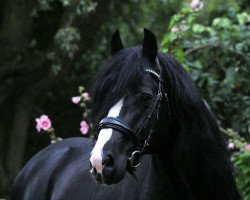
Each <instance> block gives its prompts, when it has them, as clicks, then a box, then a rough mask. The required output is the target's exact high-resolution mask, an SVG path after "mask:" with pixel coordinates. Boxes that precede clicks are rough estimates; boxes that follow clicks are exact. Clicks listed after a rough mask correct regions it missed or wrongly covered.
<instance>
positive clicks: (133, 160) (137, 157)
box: [129, 150, 141, 168]
mask: <svg viewBox="0 0 250 200" xmlns="http://www.w3.org/2000/svg"><path fill="white" fill-rule="evenodd" d="M129 164H130V166H131V167H132V168H136V167H138V166H139V165H140V164H141V152H140V151H139V150H137V151H134V152H133V153H132V154H131V157H130V158H129Z"/></svg>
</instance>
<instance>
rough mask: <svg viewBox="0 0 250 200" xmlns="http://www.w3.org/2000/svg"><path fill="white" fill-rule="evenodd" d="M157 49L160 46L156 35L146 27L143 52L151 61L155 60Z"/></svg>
mask: <svg viewBox="0 0 250 200" xmlns="http://www.w3.org/2000/svg"><path fill="white" fill-rule="evenodd" d="M157 51H158V47H157V41H156V37H155V35H154V34H153V33H152V32H151V31H149V30H148V29H146V28H144V39H143V52H144V54H145V55H146V57H147V58H148V59H149V61H150V62H152V63H154V62H155V59H156V55H157Z"/></svg>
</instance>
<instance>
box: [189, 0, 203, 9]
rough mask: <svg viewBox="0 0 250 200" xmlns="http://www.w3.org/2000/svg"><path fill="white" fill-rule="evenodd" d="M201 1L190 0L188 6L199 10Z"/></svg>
mask: <svg viewBox="0 0 250 200" xmlns="http://www.w3.org/2000/svg"><path fill="white" fill-rule="evenodd" d="M203 5H204V4H203V2H202V1H200V0H192V2H191V3H190V7H191V8H192V9H193V10H194V11H199V10H201V9H202V8H203Z"/></svg>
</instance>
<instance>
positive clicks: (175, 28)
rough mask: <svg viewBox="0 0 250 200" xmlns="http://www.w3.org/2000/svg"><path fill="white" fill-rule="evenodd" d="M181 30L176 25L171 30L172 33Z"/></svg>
mask: <svg viewBox="0 0 250 200" xmlns="http://www.w3.org/2000/svg"><path fill="white" fill-rule="evenodd" d="M178 31H179V28H177V27H176V26H174V27H173V28H172V29H171V32H172V33H176V32H178Z"/></svg>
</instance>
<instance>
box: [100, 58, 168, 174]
mask: <svg viewBox="0 0 250 200" xmlns="http://www.w3.org/2000/svg"><path fill="white" fill-rule="evenodd" d="M156 64H157V66H158V67H159V69H160V65H159V61H158V59H157V60H156ZM145 72H146V73H149V74H150V75H152V76H153V77H154V78H155V79H156V80H157V81H158V92H157V95H156V97H155V99H154V102H153V104H152V105H151V108H150V111H149V113H148V115H147V117H146V118H145V119H144V121H143V123H142V125H141V126H140V128H139V130H138V131H137V132H135V131H134V130H133V128H131V127H130V126H129V125H128V124H126V123H125V122H124V121H122V120H121V119H118V118H114V117H105V118H103V119H102V120H101V121H100V123H99V131H100V130H101V129H104V128H112V129H115V130H118V131H119V132H120V133H122V134H124V135H126V136H128V137H130V138H131V139H132V140H133V141H134V143H135V144H136V148H135V149H136V150H135V151H133V152H132V154H131V156H130V157H129V160H128V171H129V172H130V173H131V174H132V173H133V172H134V171H135V169H136V167H138V166H139V165H140V161H141V156H142V155H143V154H145V150H146V149H147V147H148V146H149V144H150V140H151V136H152V133H153V132H154V126H155V122H156V121H158V119H159V112H160V108H161V106H162V102H163V99H164V100H165V102H166V106H167V114H168V118H169V120H171V118H170V115H171V112H170V106H169V98H168V95H167V93H166V91H165V90H164V87H163V82H162V78H161V70H160V74H158V73H157V72H155V71H153V70H152V69H146V70H145ZM153 116H155V117H153ZM148 126H150V130H149V132H148V135H147V137H146V139H145V141H144V142H143V143H141V142H140V141H139V139H138V135H139V134H140V133H141V132H142V131H143V130H145V128H146V127H148Z"/></svg>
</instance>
